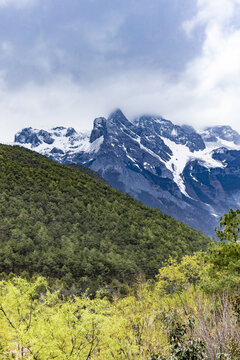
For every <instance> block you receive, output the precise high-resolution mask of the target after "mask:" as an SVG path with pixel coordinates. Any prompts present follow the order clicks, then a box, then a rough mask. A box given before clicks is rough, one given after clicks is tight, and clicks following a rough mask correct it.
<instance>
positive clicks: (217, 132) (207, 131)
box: [201, 125, 240, 145]
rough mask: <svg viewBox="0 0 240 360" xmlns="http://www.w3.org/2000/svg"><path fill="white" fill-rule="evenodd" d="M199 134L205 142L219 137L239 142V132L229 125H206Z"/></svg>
mask: <svg viewBox="0 0 240 360" xmlns="http://www.w3.org/2000/svg"><path fill="white" fill-rule="evenodd" d="M201 135H202V137H203V139H204V140H205V141H206V142H215V141H217V139H221V140H226V141H231V142H233V143H234V144H237V145H239V144H240V134H239V133H238V132H237V131H236V130H233V129H232V127H231V126H229V125H216V126H212V127H206V128H204V130H203V131H202V132H201Z"/></svg>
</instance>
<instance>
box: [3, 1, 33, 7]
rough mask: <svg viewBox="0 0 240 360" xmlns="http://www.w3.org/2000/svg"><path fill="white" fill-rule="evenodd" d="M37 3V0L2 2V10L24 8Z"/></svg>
mask: <svg viewBox="0 0 240 360" xmlns="http://www.w3.org/2000/svg"><path fill="white" fill-rule="evenodd" d="M35 3H36V0H0V8H1V7H8V6H14V7H16V8H24V7H27V6H31V5H33V4H35Z"/></svg>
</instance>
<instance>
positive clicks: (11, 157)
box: [0, 145, 209, 284]
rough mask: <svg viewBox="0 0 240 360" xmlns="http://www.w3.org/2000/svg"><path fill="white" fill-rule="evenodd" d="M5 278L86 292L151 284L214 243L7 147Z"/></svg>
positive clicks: (2, 174) (2, 183)
mask: <svg viewBox="0 0 240 360" xmlns="http://www.w3.org/2000/svg"><path fill="white" fill-rule="evenodd" d="M0 216H1V222H0V259H1V261H0V273H1V272H6V273H10V272H14V273H17V274H21V273H24V274H26V272H27V273H28V274H29V275H33V274H35V273H41V274H43V275H45V276H48V277H51V278H63V279H65V281H69V283H71V282H72V281H75V282H77V283H78V284H81V283H82V282H88V281H99V282H100V283H101V282H103V283H104V282H107V283H109V282H111V281H112V280H113V279H117V280H119V281H120V282H125V281H126V282H130V281H132V280H133V279H134V278H135V277H136V276H137V274H139V273H144V274H145V275H146V276H147V277H152V276H154V275H155V274H156V273H157V270H158V268H159V267H160V266H161V265H162V264H163V262H164V261H165V260H166V259H167V258H168V257H169V255H172V256H177V257H181V256H182V255H183V254H186V253H192V252H193V251H196V250H199V249H203V248H205V247H206V245H207V243H208V241H209V238H207V237H205V236H204V235H202V234H201V233H199V232H197V231H195V230H193V229H191V228H189V227H188V226H186V225H184V224H182V223H180V222H178V221H176V220H174V219H173V218H170V217H169V216H167V215H164V214H162V213H161V212H159V211H157V210H153V209H150V208H148V207H146V206H144V205H142V204H141V203H139V202H137V201H136V200H134V199H133V198H131V197H130V196H129V195H126V194H122V193H120V192H118V191H116V190H114V189H112V188H111V187H109V186H107V185H105V184H102V183H101V182H99V181H97V180H95V179H93V178H92V177H89V176H88V175H86V174H84V173H81V172H80V171H78V170H75V169H74V168H71V167H68V166H65V165H61V164H58V163H56V162H54V161H52V160H50V159H48V158H46V157H44V156H42V155H40V154H38V153H36V152H32V151H30V150H27V149H24V148H22V147H18V146H14V147H11V146H6V145H0Z"/></svg>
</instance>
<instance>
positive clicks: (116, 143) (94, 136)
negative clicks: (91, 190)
mask: <svg viewBox="0 0 240 360" xmlns="http://www.w3.org/2000/svg"><path fill="white" fill-rule="evenodd" d="M15 144H19V145H22V146H25V147H28V148H31V149H34V150H36V151H38V152H40V153H42V154H44V155H46V156H48V157H50V158H52V159H54V160H56V161H58V162H61V163H71V162H72V163H79V164H82V165H84V166H86V167H89V168H90V169H92V170H94V171H96V172H97V173H99V174H100V175H101V176H102V177H103V178H104V179H105V180H106V181H107V182H108V183H109V184H110V185H111V186H113V187H114V188H116V189H118V190H120V191H123V192H127V193H129V194H130V195H132V196H133V197H135V198H136V199H137V200H140V201H142V202H143V203H144V204H146V205H149V206H151V207H153V208H158V209H160V210H162V211H163V212H165V213H167V214H169V215H171V216H173V217H175V218H176V219H178V220H181V221H183V222H185V223H187V224H188V225H190V226H192V227H194V228H196V229H198V230H201V231H204V232H205V233H206V232H207V234H209V235H213V231H212V229H213V228H214V227H215V226H216V225H217V222H218V218H219V216H221V215H222V214H223V213H224V212H226V211H228V210H229V208H230V207H238V206H239V198H240V174H239V171H238V170H237V168H236V163H237V164H238V165H239V167H240V163H239V157H238V152H240V135H239V134H238V133H237V132H236V131H234V130H233V129H231V127H229V126H215V127H212V128H210V127H208V128H206V129H205V130H203V131H200V132H196V131H195V130H194V128H192V127H190V126H186V125H183V126H179V125H174V124H173V123H172V122H171V121H170V120H166V119H163V118H162V117H161V116H156V115H154V116H151V115H143V116H140V117H138V118H136V119H134V120H133V121H132V122H130V121H129V120H128V119H127V118H126V117H125V115H124V114H123V113H122V111H121V110H120V109H117V110H116V111H114V112H112V113H111V114H110V115H109V117H108V118H107V119H106V118H104V117H100V118H97V119H95V120H94V124H93V129H92V131H91V132H80V133H78V132H76V130H74V129H73V128H64V127H58V128H54V129H51V130H50V131H44V130H35V129H32V128H26V129H23V130H22V131H20V132H19V133H17V134H16V136H15ZM219 152H222V154H225V158H224V156H223V155H222V156H219ZM234 152H236V153H234ZM231 177H232V179H233V180H234V183H235V186H234V191H231V186H230V183H231V179H230V178H231ZM226 182H228V187H226V184H225V183H226ZM205 225H206V226H205Z"/></svg>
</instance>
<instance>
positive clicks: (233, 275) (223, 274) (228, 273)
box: [205, 209, 240, 292]
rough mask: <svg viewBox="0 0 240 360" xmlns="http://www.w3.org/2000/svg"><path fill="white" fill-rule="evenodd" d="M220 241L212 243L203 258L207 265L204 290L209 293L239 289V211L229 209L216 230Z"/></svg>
mask: <svg viewBox="0 0 240 360" xmlns="http://www.w3.org/2000/svg"><path fill="white" fill-rule="evenodd" d="M215 231H216V234H217V236H218V237H219V239H220V241H219V242H215V243H213V244H212V245H211V246H210V247H209V249H208V251H207V253H206V256H205V259H206V262H207V263H208V264H209V268H208V274H209V277H208V278H207V279H206V283H205V289H208V291H210V292H215V291H225V290H228V291H229V292H231V291H234V290H236V289H237V290H239V288H240V237H239V232H240V210H236V211H234V210H233V209H230V211H229V213H227V214H225V215H224V217H223V218H221V221H220V229H216V230H215Z"/></svg>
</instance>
